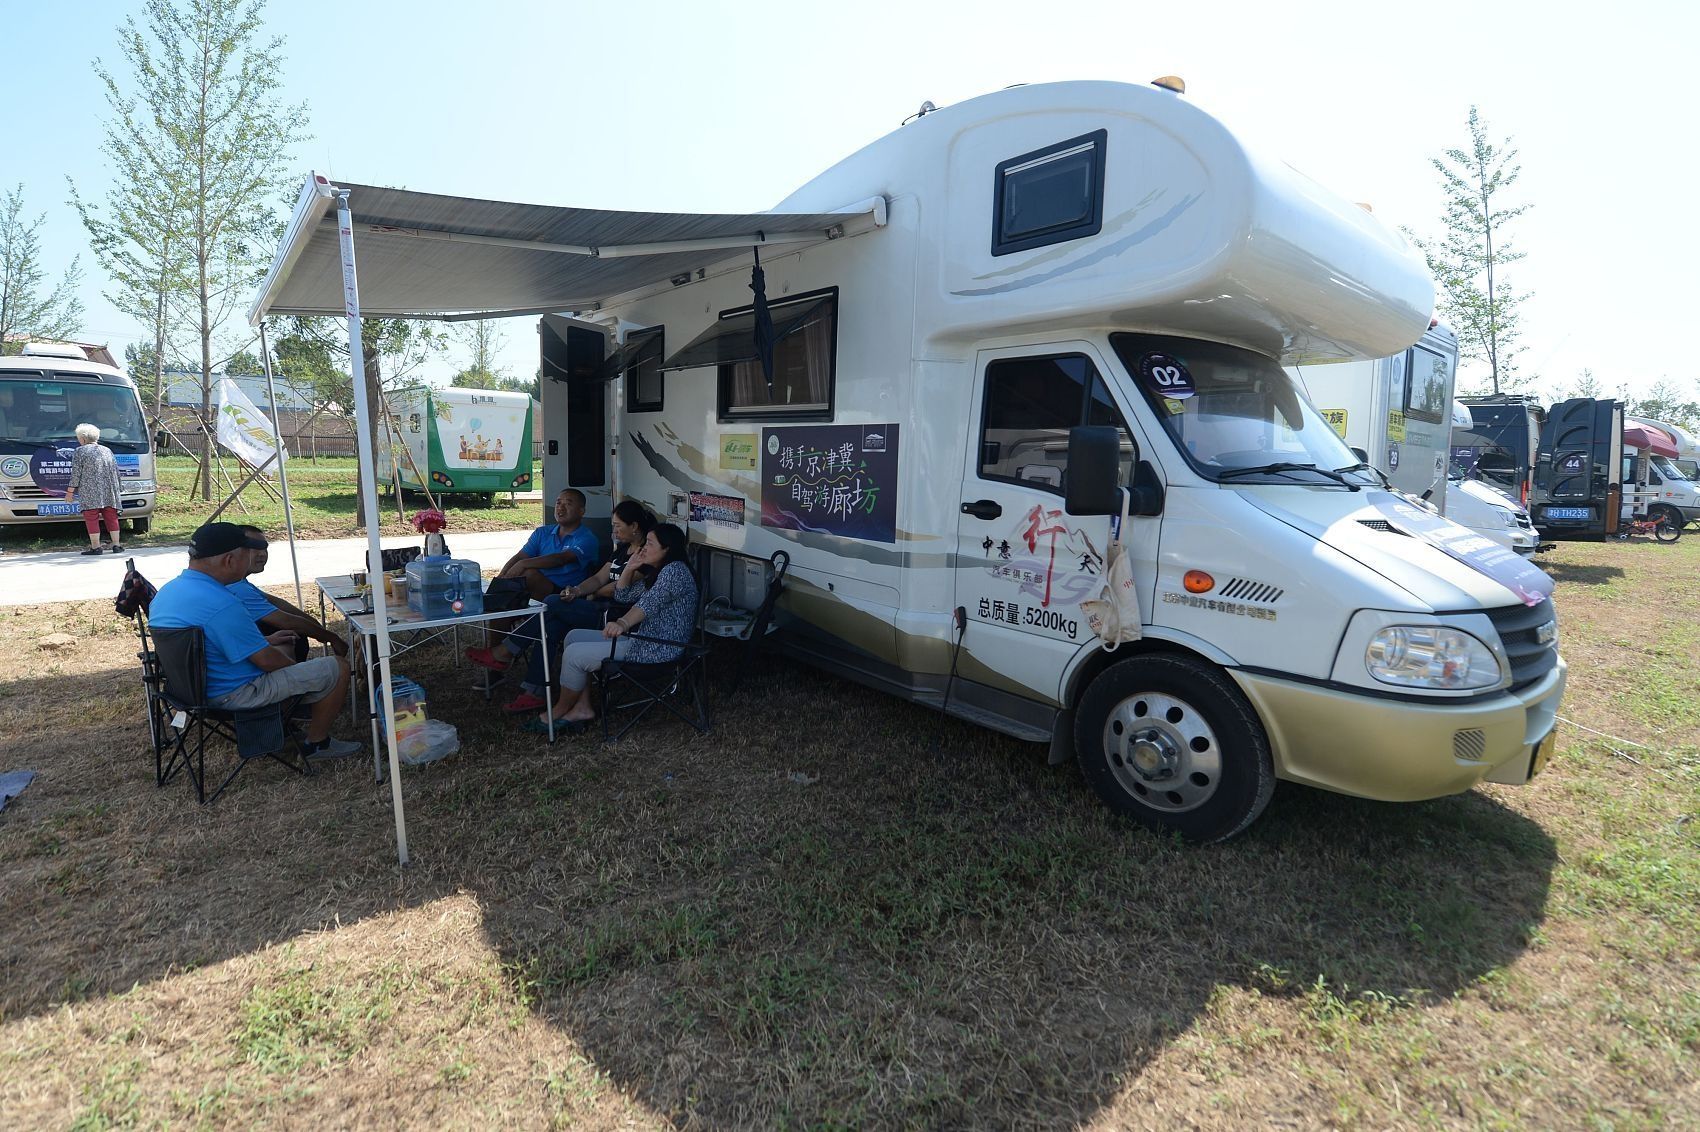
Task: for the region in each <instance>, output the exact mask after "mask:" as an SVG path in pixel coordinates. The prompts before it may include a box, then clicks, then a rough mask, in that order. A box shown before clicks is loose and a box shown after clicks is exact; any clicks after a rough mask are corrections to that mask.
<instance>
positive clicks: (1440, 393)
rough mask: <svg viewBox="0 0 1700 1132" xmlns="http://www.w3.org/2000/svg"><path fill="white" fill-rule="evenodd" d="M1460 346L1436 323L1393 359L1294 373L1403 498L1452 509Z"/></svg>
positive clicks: (1324, 412)
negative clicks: (1449, 491)
mask: <svg viewBox="0 0 1700 1132" xmlns="http://www.w3.org/2000/svg"><path fill="white" fill-rule="evenodd" d="M1457 369H1458V340H1457V338H1455V337H1453V334H1452V331H1451V330H1450V329H1448V328H1447V327H1445V326H1442V325H1440V324H1439V323H1434V324H1433V325H1431V326H1430V327H1429V328H1428V329H1427V330H1426V331H1424V333H1423V336H1422V338H1421V340H1419V341H1418V342H1417V343H1416V344H1415V345H1413V346H1412V347H1411V348H1410V349H1408V350H1403V351H1401V352H1400V353H1397V354H1394V355H1393V356H1392V357H1387V358H1377V359H1375V360H1373V361H1361V362H1339V363H1336V364H1334V365H1308V366H1294V367H1292V368H1291V369H1289V370H1288V372H1289V373H1291V374H1292V375H1293V376H1294V378H1295V379H1297V381H1298V382H1299V384H1300V386H1301V387H1302V388H1303V389H1304V390H1305V392H1306V393H1307V394H1308V395H1309V397H1310V401H1311V404H1313V405H1315V406H1316V408H1317V409H1318V411H1320V412H1321V413H1322V416H1323V418H1324V419H1325V420H1327V421H1328V423H1329V424H1330V425H1332V426H1333V428H1334V431H1335V432H1337V433H1339V434H1340V437H1341V439H1343V440H1344V441H1345V442H1346V443H1347V444H1348V445H1349V446H1351V448H1352V449H1353V450H1354V451H1359V452H1362V453H1363V454H1364V460H1365V462H1366V463H1368V464H1370V465H1371V466H1372V467H1375V468H1378V469H1380V470H1381V471H1382V472H1384V473H1386V475H1387V478H1388V480H1389V481H1390V482H1391V483H1392V485H1393V486H1394V487H1396V488H1398V489H1399V490H1400V491H1403V492H1406V493H1407V494H1410V495H1414V496H1417V497H1418V498H1421V499H1427V500H1428V501H1429V502H1431V503H1433V504H1434V506H1435V507H1436V509H1438V510H1441V511H1445V509H1446V478H1447V477H1446V472H1447V466H1448V463H1449V460H1450V455H1451V447H1452V382H1453V376H1454V374H1455V373H1456V372H1457Z"/></svg>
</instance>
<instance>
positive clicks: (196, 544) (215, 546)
mask: <svg viewBox="0 0 1700 1132" xmlns="http://www.w3.org/2000/svg"><path fill="white" fill-rule="evenodd" d="M265 548H266V544H265V540H264V539H257V538H255V537H254V536H253V535H251V534H249V533H248V532H246V531H244V530H243V529H242V528H241V527H239V526H237V525H236V524H235V523H202V524H201V525H200V526H198V527H196V528H195V533H194V534H192V535H190V536H189V557H190V558H217V557H218V556H219V555H221V554H229V553H230V552H231V551H233V550H264V549H265Z"/></svg>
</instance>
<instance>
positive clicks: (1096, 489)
mask: <svg viewBox="0 0 1700 1132" xmlns="http://www.w3.org/2000/svg"><path fill="white" fill-rule="evenodd" d="M1121 455H1122V440H1121V429H1119V428H1115V427H1113V426H1110V425H1081V426H1080V427H1079V428H1071V429H1069V430H1068V486H1067V491H1066V494H1065V495H1064V497H1063V499H1064V502H1063V507H1064V508H1065V509H1066V510H1067V511H1068V513H1069V514H1070V515H1119V514H1121V510H1122V497H1121V486H1122V485H1121V484H1120V483H1119V482H1118V476H1119V474H1120V467H1121ZM1133 458H1134V460H1135V461H1136V462H1137V461H1138V459H1139V449H1138V445H1137V444H1135V446H1134V453H1133Z"/></svg>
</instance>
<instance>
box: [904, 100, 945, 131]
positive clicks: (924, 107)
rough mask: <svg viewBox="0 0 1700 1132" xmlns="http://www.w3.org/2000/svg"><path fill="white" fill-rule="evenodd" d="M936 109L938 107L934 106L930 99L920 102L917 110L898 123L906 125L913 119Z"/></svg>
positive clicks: (923, 116)
mask: <svg viewBox="0 0 1700 1132" xmlns="http://www.w3.org/2000/svg"><path fill="white" fill-rule="evenodd" d="M937 109H938V107H937V106H934V105H933V104H932V102H931V101H927V102H923V103H921V108H920V109H919V110H917V111H915V113H913V114H911V115H909V117H907V118H905V119H903V121H901V122H899V123H898V125H900V126H907V125H908V124H909V123H911V122H913V121H914V120H915V119H917V118H925V117H926V116H927V115H928V114H931V113H932V112H933V111H935V110H937Z"/></svg>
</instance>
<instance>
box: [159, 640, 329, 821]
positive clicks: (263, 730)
mask: <svg viewBox="0 0 1700 1132" xmlns="http://www.w3.org/2000/svg"><path fill="white" fill-rule="evenodd" d="M153 643H154V649H155V652H156V655H157V657H158V664H159V672H160V677H161V688H160V700H161V701H162V703H163V705H164V708H165V711H166V713H167V714H168V716H169V718H168V719H167V720H166V721H165V722H166V724H167V726H166V727H164V728H162V731H163V732H164V734H165V735H166V736H167V738H166V740H165V741H166V743H167V744H169V745H170V748H171V751H170V755H169V757H168V759H167V761H166V766H168V767H175V766H176V765H177V764H178V763H179V762H181V763H182V766H183V768H185V769H186V770H187V771H188V773H189V778H190V781H192V782H193V783H194V784H195V797H196V798H197V799H198V800H199V801H200V802H201V804H202V805H206V804H207V803H209V802H212V801H215V800H216V799H217V798H218V796H219V795H220V794H222V793H224V789H225V787H227V786H229V785H230V784H231V782H233V781H234V780H235V778H236V776H237V775H238V774H241V773H242V768H243V767H245V766H247V765H248V764H249V763H250V762H252V761H253V760H255V759H262V758H264V759H272V760H273V761H275V762H278V763H281V764H282V765H284V766H286V767H288V768H289V769H290V770H293V771H295V772H296V773H297V774H302V775H310V774H312V773H313V770H312V767H311V766H310V765H309V764H308V762H307V759H306V756H304V755H297V756H296V757H294V758H291V757H290V755H289V754H288V746H287V744H286V741H285V739H284V721H285V720H287V719H288V718H289V714H288V713H289V711H290V710H292V708H293V706H294V702H295V701H290V702H288V703H284V704H272V705H270V706H268V707H263V708H256V709H254V710H252V711H231V710H229V709H227V708H219V707H213V706H212V705H211V704H209V703H208V702H207V654H206V638H205V637H204V636H202V634H201V631H200V630H199V629H195V628H190V629H154V630H153ZM213 738H222V739H226V740H229V741H230V742H231V743H234V744H235V745H236V766H235V768H234V769H233V770H231V772H230V773H229V774H228V775H226V776H225V778H224V781H223V782H221V783H219V784H218V788H217V789H215V790H214V791H213V792H212V793H211V794H208V793H207V789H206V786H207V742H208V741H209V740H210V739H213ZM173 773H175V771H173Z"/></svg>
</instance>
